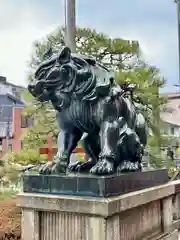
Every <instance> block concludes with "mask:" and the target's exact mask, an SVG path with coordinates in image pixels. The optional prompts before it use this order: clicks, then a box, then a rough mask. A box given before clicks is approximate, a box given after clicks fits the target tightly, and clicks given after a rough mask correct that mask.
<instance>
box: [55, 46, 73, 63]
mask: <svg viewBox="0 0 180 240" xmlns="http://www.w3.org/2000/svg"><path fill="white" fill-rule="evenodd" d="M70 59H71V49H70V48H69V47H63V49H62V50H61V51H60V52H59V54H58V61H59V63H60V64H64V63H67V62H69V61H70Z"/></svg>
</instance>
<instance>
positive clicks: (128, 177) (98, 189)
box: [23, 169, 168, 198]
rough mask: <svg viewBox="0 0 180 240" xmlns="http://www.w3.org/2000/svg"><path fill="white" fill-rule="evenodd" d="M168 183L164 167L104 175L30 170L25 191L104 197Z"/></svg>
mask: <svg viewBox="0 0 180 240" xmlns="http://www.w3.org/2000/svg"><path fill="white" fill-rule="evenodd" d="M167 182H168V173H167V170H165V169H163V170H155V171H154V170H153V171H144V172H134V173H125V174H116V175H111V176H103V177H98V176H93V175H83V174H68V175H39V174H34V173H32V174H31V173H28V174H24V175H23V191H24V192H25V193H43V194H54V195H73V196H89V197H100V198H102V197H111V196H118V195H121V194H125V193H130V192H134V191H137V190H141V189H145V188H149V187H154V186H158V185H160V184H164V183H167Z"/></svg>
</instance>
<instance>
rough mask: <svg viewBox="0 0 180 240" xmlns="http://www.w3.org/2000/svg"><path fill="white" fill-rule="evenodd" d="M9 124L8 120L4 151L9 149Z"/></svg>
mask: <svg viewBox="0 0 180 240" xmlns="http://www.w3.org/2000/svg"><path fill="white" fill-rule="evenodd" d="M9 125H10V122H9V120H8V122H7V125H6V153H7V152H8V151H9Z"/></svg>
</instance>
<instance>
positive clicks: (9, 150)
mask: <svg viewBox="0 0 180 240" xmlns="http://www.w3.org/2000/svg"><path fill="white" fill-rule="evenodd" d="M8 152H12V144H10V143H9V144H8Z"/></svg>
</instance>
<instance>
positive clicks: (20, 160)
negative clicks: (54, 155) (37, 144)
mask: <svg viewBox="0 0 180 240" xmlns="http://www.w3.org/2000/svg"><path fill="white" fill-rule="evenodd" d="M8 160H9V162H11V163H16V164H21V165H23V166H25V165H28V164H33V165H36V164H39V163H44V162H46V161H47V156H46V155H40V154H39V153H38V152H37V151H35V150H26V149H23V150H22V151H20V152H14V153H11V154H10V155H9V157H8Z"/></svg>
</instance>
